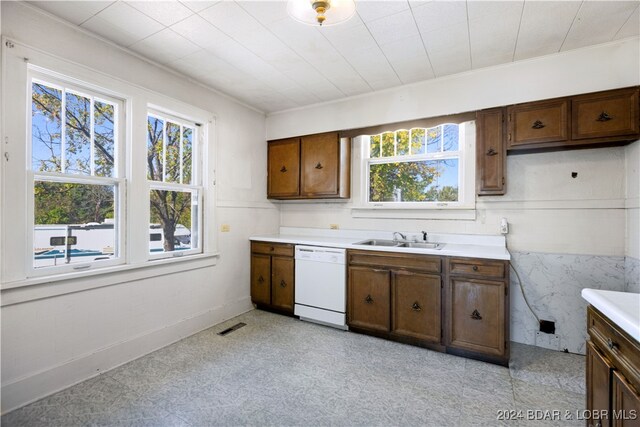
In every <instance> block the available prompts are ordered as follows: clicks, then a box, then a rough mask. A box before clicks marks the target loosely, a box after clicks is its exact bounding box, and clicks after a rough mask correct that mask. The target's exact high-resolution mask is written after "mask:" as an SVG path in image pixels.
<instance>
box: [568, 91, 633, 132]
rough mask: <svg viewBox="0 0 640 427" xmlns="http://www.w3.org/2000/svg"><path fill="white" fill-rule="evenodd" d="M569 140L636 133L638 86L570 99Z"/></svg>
mask: <svg viewBox="0 0 640 427" xmlns="http://www.w3.org/2000/svg"><path fill="white" fill-rule="evenodd" d="M571 110H572V116H573V120H572V134H571V137H572V139H591V138H607V137H622V136H625V135H636V134H638V133H639V132H640V123H639V122H640V113H639V111H638V110H639V105H638V89H637V88H632V89H622V90H613V91H608V92H600V93H595V94H589V95H583V96H577V97H575V98H573V100H572V104H571Z"/></svg>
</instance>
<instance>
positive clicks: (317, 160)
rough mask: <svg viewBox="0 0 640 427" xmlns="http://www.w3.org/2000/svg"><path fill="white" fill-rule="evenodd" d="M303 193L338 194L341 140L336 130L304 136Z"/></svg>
mask: <svg viewBox="0 0 640 427" xmlns="http://www.w3.org/2000/svg"><path fill="white" fill-rule="evenodd" d="M300 163H301V165H302V166H301V167H302V170H301V184H302V189H301V192H300V193H301V195H302V196H327V197H328V196H336V197H337V196H338V195H339V191H338V190H339V168H340V140H339V138H338V134H337V133H336V132H331V133H323V134H318V135H309V136H303V137H302V142H301V161H300Z"/></svg>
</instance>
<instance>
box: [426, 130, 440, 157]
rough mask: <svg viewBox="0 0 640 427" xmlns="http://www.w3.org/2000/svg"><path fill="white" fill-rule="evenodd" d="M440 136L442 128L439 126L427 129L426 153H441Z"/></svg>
mask: <svg viewBox="0 0 640 427" xmlns="http://www.w3.org/2000/svg"><path fill="white" fill-rule="evenodd" d="M441 136H442V128H441V127H440V126H436V127H434V128H429V129H427V153H438V152H440V151H441V150H440V141H441V138H440V137H441Z"/></svg>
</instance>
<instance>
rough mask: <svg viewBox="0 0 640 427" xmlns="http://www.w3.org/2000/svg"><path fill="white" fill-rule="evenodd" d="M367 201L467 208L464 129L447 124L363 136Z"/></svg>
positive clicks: (400, 205)
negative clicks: (465, 205) (465, 206)
mask: <svg viewBox="0 0 640 427" xmlns="http://www.w3.org/2000/svg"><path fill="white" fill-rule="evenodd" d="M365 141H366V143H365V159H364V160H365V161H364V173H365V176H364V182H365V187H366V195H365V197H366V203H367V204H368V205H369V206H372V207H385V206H386V207H392V208H405V207H414V208H440V209H442V208H448V207H462V206H464V204H465V203H464V201H465V199H464V195H465V194H464V193H465V192H467V195H468V193H469V192H472V191H473V190H472V189H466V188H464V183H465V179H464V175H465V163H466V162H468V161H469V160H468V159H466V158H465V145H466V142H465V141H466V138H465V127H464V125H458V124H452V123H446V124H441V125H438V126H434V127H430V128H412V129H399V130H396V131H388V132H383V133H380V134H378V135H371V136H368V137H365Z"/></svg>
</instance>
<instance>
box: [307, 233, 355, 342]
mask: <svg viewBox="0 0 640 427" xmlns="http://www.w3.org/2000/svg"><path fill="white" fill-rule="evenodd" d="M345 260H346V251H345V250H344V249H336V248H323V247H319V246H296V292H295V295H296V297H295V302H296V304H295V309H294V314H295V315H296V316H299V317H300V319H302V320H307V321H310V322H315V323H320V324H323V325H327V326H333V327H335V328H339V329H345V330H346V329H347V322H346V308H347V280H346V276H347V272H346V269H345V264H346V263H345Z"/></svg>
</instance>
